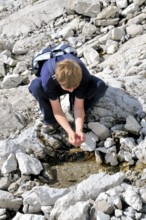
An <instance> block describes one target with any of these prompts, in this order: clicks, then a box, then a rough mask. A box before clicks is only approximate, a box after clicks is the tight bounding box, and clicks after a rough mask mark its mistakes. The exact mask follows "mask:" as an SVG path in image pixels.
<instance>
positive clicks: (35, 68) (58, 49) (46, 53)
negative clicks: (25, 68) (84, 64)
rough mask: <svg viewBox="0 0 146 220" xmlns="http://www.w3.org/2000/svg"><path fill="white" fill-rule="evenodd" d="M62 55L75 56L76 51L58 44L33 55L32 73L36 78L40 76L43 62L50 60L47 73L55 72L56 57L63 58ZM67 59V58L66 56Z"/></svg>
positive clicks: (68, 46)
mask: <svg viewBox="0 0 146 220" xmlns="http://www.w3.org/2000/svg"><path fill="white" fill-rule="evenodd" d="M64 54H68V55H69V54H73V55H75V56H76V55H77V52H76V49H74V48H72V47H71V46H70V45H67V44H62V43H61V44H59V45H57V46H53V47H46V48H44V49H42V50H40V51H39V52H37V53H36V54H35V56H34V57H33V59H32V72H33V73H34V74H35V75H36V76H40V71H41V68H42V66H43V64H44V62H45V61H46V60H48V59H50V60H51V65H50V66H49V71H50V72H54V70H55V63H56V62H55V61H56V59H55V58H56V57H57V56H63V55H64ZM68 58H69V56H68Z"/></svg>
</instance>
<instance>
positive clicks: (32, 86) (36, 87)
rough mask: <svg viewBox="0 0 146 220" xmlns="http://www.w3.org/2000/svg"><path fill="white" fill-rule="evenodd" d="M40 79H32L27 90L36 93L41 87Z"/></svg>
mask: <svg viewBox="0 0 146 220" xmlns="http://www.w3.org/2000/svg"><path fill="white" fill-rule="evenodd" d="M41 87H42V86H41V81H40V80H39V79H38V78H37V79H34V80H32V82H31V84H30V86H29V87H28V90H29V92H30V93H32V94H36V93H37V92H38V91H40V89H41Z"/></svg>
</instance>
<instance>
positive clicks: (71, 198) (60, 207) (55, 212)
mask: <svg viewBox="0 0 146 220" xmlns="http://www.w3.org/2000/svg"><path fill="white" fill-rule="evenodd" d="M86 200H87V197H86V194H85V193H84V191H83V190H80V191H77V190H72V191H71V192H69V193H68V194H66V195H65V196H62V197H61V198H59V199H57V201H56V203H55V205H54V207H53V209H52V211H51V217H52V218H56V219H58V217H59V216H60V215H61V213H62V212H64V211H65V210H68V209H69V207H70V206H73V207H74V205H75V204H76V203H78V202H81V201H86Z"/></svg>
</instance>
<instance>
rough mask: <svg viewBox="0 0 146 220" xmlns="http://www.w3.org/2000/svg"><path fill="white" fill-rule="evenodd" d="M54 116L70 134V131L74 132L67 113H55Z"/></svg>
mask: <svg viewBox="0 0 146 220" xmlns="http://www.w3.org/2000/svg"><path fill="white" fill-rule="evenodd" d="M54 117H55V119H56V121H57V122H58V123H59V124H60V125H61V127H62V128H63V129H64V130H65V131H66V132H67V133H68V134H69V133H70V132H73V130H72V128H71V126H70V124H69V122H68V121H67V119H66V117H65V114H64V113H63V112H62V113H59V114H54Z"/></svg>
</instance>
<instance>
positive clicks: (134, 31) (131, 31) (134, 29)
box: [126, 24, 143, 37]
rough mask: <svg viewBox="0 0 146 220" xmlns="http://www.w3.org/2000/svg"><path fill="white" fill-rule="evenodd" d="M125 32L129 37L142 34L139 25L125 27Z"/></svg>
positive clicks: (141, 27) (141, 28)
mask: <svg viewBox="0 0 146 220" xmlns="http://www.w3.org/2000/svg"><path fill="white" fill-rule="evenodd" d="M126 32H127V34H128V35H129V36H130V37H136V36H137V35H141V34H142V33H143V26H142V25H140V24H131V25H129V26H127V27H126Z"/></svg>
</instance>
